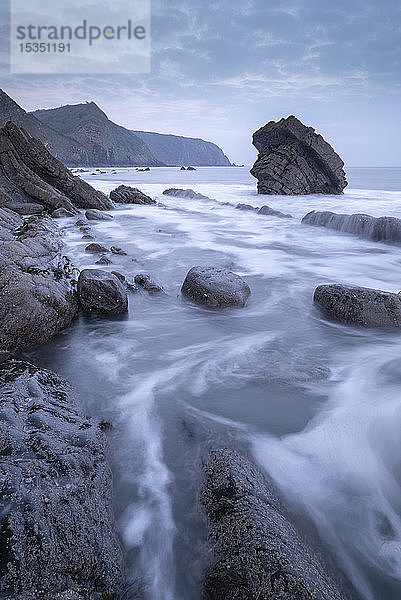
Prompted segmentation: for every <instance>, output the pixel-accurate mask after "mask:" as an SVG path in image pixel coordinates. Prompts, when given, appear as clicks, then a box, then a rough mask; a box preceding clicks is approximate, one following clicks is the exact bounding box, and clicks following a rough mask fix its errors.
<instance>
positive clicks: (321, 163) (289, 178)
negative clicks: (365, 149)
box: [251, 115, 347, 195]
mask: <svg viewBox="0 0 401 600" xmlns="http://www.w3.org/2000/svg"><path fill="white" fill-rule="evenodd" d="M253 145H254V146H255V147H256V148H257V149H258V151H259V156H258V159H257V161H256V162H255V164H254V165H253V168H252V170H251V174H252V175H253V176H254V177H256V179H257V180H258V193H259V194H294V195H295V194H341V193H342V191H343V189H344V188H345V187H346V186H347V180H346V177H345V172H344V163H343V161H342V160H341V158H340V157H339V155H338V154H337V153H336V152H335V151H334V150H333V148H332V147H331V146H330V144H328V143H327V142H326V141H325V140H324V139H323V137H322V136H321V135H319V134H317V133H316V132H315V130H314V129H313V127H306V126H305V125H304V124H303V123H301V121H299V119H297V118H296V117H294V116H292V115H291V116H290V117H287V118H286V119H284V118H283V119H281V120H280V121H277V122H275V121H270V122H269V123H267V125H265V126H264V127H262V128H261V129H259V130H258V131H256V132H255V133H254V135H253Z"/></svg>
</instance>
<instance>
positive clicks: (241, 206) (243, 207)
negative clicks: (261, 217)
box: [235, 202, 258, 210]
mask: <svg viewBox="0 0 401 600" xmlns="http://www.w3.org/2000/svg"><path fill="white" fill-rule="evenodd" d="M235 208H237V209H238V210H258V209H257V207H255V206H252V205H251V204H244V203H243V202H240V203H239V204H237V206H236V207H235Z"/></svg>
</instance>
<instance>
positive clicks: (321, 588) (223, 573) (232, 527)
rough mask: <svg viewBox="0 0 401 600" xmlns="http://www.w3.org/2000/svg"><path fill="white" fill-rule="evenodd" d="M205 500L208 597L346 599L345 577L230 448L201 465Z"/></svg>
mask: <svg viewBox="0 0 401 600" xmlns="http://www.w3.org/2000/svg"><path fill="white" fill-rule="evenodd" d="M200 500H201V504H202V506H203V508H204V510H205V512H206V515H207V517H208V521H209V545H210V552H211V554H212V557H213V563H212V565H211V567H210V568H209V569H208V571H207V573H206V577H205V580H204V585H203V598H205V600H226V599H229V598H236V599H238V600H255V599H256V598H260V599H263V600H268V599H271V600H279V599H281V598H282V599H283V600H284V599H285V600H312V599H316V600H326V599H329V598H330V600H345V599H346V598H347V597H348V596H346V595H345V594H344V593H343V591H342V589H341V586H342V582H341V583H339V582H337V581H336V579H335V577H334V575H332V573H331V568H330V567H328V566H327V565H326V564H325V562H324V561H323V559H322V557H321V556H320V555H319V554H318V553H317V552H316V551H315V550H314V549H313V548H312V547H311V546H310V544H309V543H308V542H307V541H306V540H305V539H304V536H303V535H302V534H301V532H300V531H298V530H297V528H296V527H295V526H294V525H293V524H292V523H291V521H290V520H289V518H288V515H287V514H286V511H285V510H284V508H283V506H282V505H281V503H280V501H279V499H278V497H277V493H276V491H275V489H274V488H273V486H272V484H271V483H270V482H268V481H267V480H266V479H265V478H264V477H263V475H262V473H261V472H260V471H259V470H258V469H257V468H256V466H255V465H253V464H252V463H251V462H250V461H249V460H247V459H246V458H245V457H243V456H241V455H240V454H238V453H237V452H234V451H232V450H228V449H226V448H224V449H220V450H215V451H213V452H211V453H210V455H209V456H208V459H207V461H206V463H205V464H204V466H203V482H202V486H201V495H200Z"/></svg>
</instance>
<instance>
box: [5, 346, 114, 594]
mask: <svg viewBox="0 0 401 600" xmlns="http://www.w3.org/2000/svg"><path fill="white" fill-rule="evenodd" d="M0 394H1V398H2V401H1V415H0V447H1V461H0V498H1V507H2V511H1V513H0V514H1V517H0V519H1V529H0V531H1V547H2V560H1V561H0V581H1V590H2V595H4V597H7V598H14V599H15V600H38V599H39V598H40V599H43V600H44V599H48V600H50V599H51V600H53V599H55V598H59V599H60V600H61V598H70V599H74V600H86V599H87V598H101V597H102V598H103V597H104V598H106V596H107V597H111V596H112V595H114V594H116V596H117V595H118V594H119V592H120V589H121V587H122V583H123V560H122V551H121V547H120V543H119V540H118V537H117V534H116V527H115V522H114V518H113V512H112V477H111V471H110V468H109V465H108V464H107V462H106V458H105V438H104V434H103V433H102V431H101V430H100V428H99V427H98V424H97V423H95V422H93V421H92V420H90V419H87V418H85V417H84V416H83V415H82V414H81V413H80V411H79V409H78V406H77V403H76V400H75V398H74V393H73V391H72V389H71V387H70V385H69V384H68V383H67V382H66V381H64V380H63V379H61V378H59V377H58V376H57V375H56V374H55V373H52V372H50V371H46V370H44V369H39V368H37V367H35V366H34V365H32V364H30V363H28V362H25V361H23V360H19V359H16V358H13V357H11V356H9V357H4V356H3V360H2V362H1V364H0Z"/></svg>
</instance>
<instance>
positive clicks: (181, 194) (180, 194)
mask: <svg viewBox="0 0 401 600" xmlns="http://www.w3.org/2000/svg"><path fill="white" fill-rule="evenodd" d="M163 195H164V196H175V197H176V198H190V199H191V200H194V199H195V200H210V198H209V197H208V196H204V195H203V194H198V193H197V192H195V191H194V190H190V189H188V190H181V189H179V188H169V189H167V190H164V192H163Z"/></svg>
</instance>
